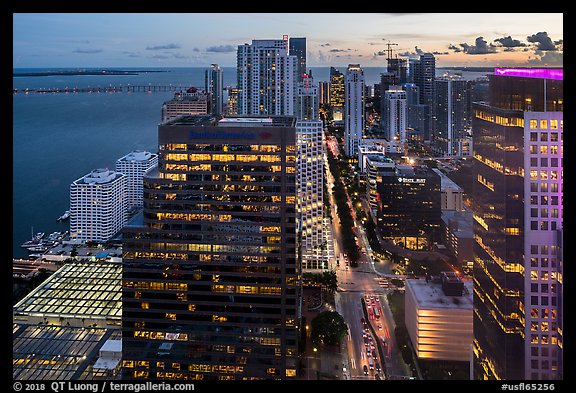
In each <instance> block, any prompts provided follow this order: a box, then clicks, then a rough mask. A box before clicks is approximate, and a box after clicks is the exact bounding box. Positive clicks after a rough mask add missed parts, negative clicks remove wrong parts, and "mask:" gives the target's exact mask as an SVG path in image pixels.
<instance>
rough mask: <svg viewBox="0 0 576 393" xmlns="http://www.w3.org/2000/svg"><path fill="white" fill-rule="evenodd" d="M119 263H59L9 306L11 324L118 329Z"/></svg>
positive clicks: (120, 273) (119, 314) (120, 311)
mask: <svg viewBox="0 0 576 393" xmlns="http://www.w3.org/2000/svg"><path fill="white" fill-rule="evenodd" d="M121 280H122V264H120V263H108V262H74V263H69V264H66V265H64V266H62V267H61V268H60V269H58V270H57V271H56V272H55V273H53V274H52V275H51V276H50V277H49V278H48V279H46V281H44V282H43V283H42V284H40V285H39V286H38V287H36V288H35V289H34V290H33V291H32V292H30V293H29V294H28V295H26V296H25V297H24V298H23V299H22V300H20V301H19V302H18V303H16V305H14V307H13V320H14V323H23V324H39V323H42V324H49V325H62V326H76V327H89V326H98V327H103V328H116V329H119V328H120V325H121V319H122V290H121Z"/></svg>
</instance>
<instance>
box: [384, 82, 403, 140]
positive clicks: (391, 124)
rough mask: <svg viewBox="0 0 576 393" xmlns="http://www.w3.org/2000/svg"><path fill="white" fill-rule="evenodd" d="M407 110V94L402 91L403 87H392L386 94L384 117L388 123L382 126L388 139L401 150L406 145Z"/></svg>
mask: <svg viewBox="0 0 576 393" xmlns="http://www.w3.org/2000/svg"><path fill="white" fill-rule="evenodd" d="M406 108H407V106H406V92H405V91H404V90H402V86H390V88H389V89H388V90H387V91H385V92H384V111H385V113H384V114H383V117H384V118H385V119H386V123H385V124H383V125H382V126H383V127H384V131H385V136H386V139H388V141H390V143H392V144H393V145H395V146H398V147H400V149H401V148H402V147H403V146H404V144H405V143H406V117H407V111H406Z"/></svg>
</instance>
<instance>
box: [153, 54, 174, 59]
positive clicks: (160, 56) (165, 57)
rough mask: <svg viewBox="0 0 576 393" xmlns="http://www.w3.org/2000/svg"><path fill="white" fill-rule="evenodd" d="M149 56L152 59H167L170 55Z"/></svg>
mask: <svg viewBox="0 0 576 393" xmlns="http://www.w3.org/2000/svg"><path fill="white" fill-rule="evenodd" d="M150 57H151V58H153V59H169V58H170V56H166V55H153V56H150Z"/></svg>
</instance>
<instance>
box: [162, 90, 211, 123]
mask: <svg viewBox="0 0 576 393" xmlns="http://www.w3.org/2000/svg"><path fill="white" fill-rule="evenodd" d="M209 111H210V98H209V95H208V94H207V93H206V92H205V91H200V90H198V89H197V88H195V87H190V88H189V89H188V90H186V91H181V92H177V93H175V94H174V98H173V99H171V100H169V101H166V102H164V104H162V122H165V121H169V120H171V119H174V118H175V117H177V116H180V115H204V114H207V113H208V112H209Z"/></svg>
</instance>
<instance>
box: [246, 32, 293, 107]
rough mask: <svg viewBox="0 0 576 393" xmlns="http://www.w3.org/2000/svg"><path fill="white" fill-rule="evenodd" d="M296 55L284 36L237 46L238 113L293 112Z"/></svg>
mask: <svg viewBox="0 0 576 393" xmlns="http://www.w3.org/2000/svg"><path fill="white" fill-rule="evenodd" d="M297 64H298V57H297V56H294V55H289V48H288V37H287V36H285V39H282V40H252V44H244V45H239V46H238V52H237V70H238V71H237V75H238V86H237V87H238V89H239V93H238V114H239V115H295V114H296V110H295V105H296V94H297V87H298V84H297V76H296V73H297V71H296V70H297Z"/></svg>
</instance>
